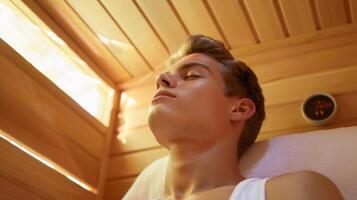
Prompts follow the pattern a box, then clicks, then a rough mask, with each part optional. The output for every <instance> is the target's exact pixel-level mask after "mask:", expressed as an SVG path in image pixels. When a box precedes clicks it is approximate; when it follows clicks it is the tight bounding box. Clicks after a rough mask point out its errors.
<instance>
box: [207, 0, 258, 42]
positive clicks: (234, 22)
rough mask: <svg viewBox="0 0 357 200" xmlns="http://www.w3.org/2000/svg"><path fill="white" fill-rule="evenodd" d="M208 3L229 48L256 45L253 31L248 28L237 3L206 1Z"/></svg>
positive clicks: (227, 0) (241, 9) (234, 0)
mask: <svg viewBox="0 0 357 200" xmlns="http://www.w3.org/2000/svg"><path fill="white" fill-rule="evenodd" d="M208 3H209V5H210V7H211V9H212V12H213V14H214V15H215V17H216V18H217V21H218V22H219V25H220V26H221V28H222V31H223V33H224V34H225V36H226V38H227V41H228V45H229V46H230V47H231V48H235V47H238V46H242V45H247V44H253V43H256V38H255V36H254V33H253V31H254V30H252V29H251V27H250V26H249V22H248V21H247V18H246V17H245V16H244V12H243V8H242V6H241V4H239V2H238V1H236V0H226V1H221V0H208Z"/></svg>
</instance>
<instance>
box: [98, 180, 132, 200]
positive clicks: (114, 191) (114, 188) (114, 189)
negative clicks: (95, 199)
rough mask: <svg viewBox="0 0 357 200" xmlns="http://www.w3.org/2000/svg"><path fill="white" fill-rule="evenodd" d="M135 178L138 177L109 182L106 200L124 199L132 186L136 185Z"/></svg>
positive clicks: (105, 195) (106, 189)
mask: <svg viewBox="0 0 357 200" xmlns="http://www.w3.org/2000/svg"><path fill="white" fill-rule="evenodd" d="M135 178H136V177H133V178H125V179H120V180H114V181H108V183H107V186H106V188H105V193H104V200H117V199H122V198H123V196H124V195H125V193H126V192H127V191H128V190H129V188H130V186H131V185H132V184H133V183H134V181H135Z"/></svg>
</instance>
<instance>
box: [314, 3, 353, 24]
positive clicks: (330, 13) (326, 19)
mask: <svg viewBox="0 0 357 200" xmlns="http://www.w3.org/2000/svg"><path fill="white" fill-rule="evenodd" d="M315 3H316V9H317V15H318V17H319V23H320V26H321V28H329V27H333V26H340V25H344V24H346V23H347V15H346V8H345V5H344V1H336V0H315Z"/></svg>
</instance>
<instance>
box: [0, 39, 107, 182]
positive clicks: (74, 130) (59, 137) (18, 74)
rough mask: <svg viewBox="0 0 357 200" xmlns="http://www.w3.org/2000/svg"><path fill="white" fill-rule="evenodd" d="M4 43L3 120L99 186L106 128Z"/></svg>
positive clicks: (0, 97) (1, 75) (18, 134)
mask: <svg viewBox="0 0 357 200" xmlns="http://www.w3.org/2000/svg"><path fill="white" fill-rule="evenodd" d="M0 44H1V47H2V48H1V50H0V52H1V53H0V66H1V67H0V68H1V72H2V73H0V82H1V84H0V91H1V92H0V102H1V103H0V106H1V107H2V109H1V114H2V115H1V119H2V120H1V125H2V126H3V127H6V128H7V129H8V130H11V134H12V135H14V137H15V138H17V139H19V140H20V141H23V142H24V143H26V144H28V145H29V146H31V147H32V148H34V149H37V150H39V152H40V153H42V154H44V155H46V156H48V157H49V158H50V159H51V160H52V161H53V162H56V163H58V164H59V165H61V166H62V167H64V168H67V167H68V170H69V171H70V172H72V173H73V174H75V175H77V176H78V177H81V178H83V179H84V180H86V181H88V183H90V184H91V185H93V186H96V184H97V179H98V171H99V167H98V161H99V160H100V157H101V152H102V150H103V149H102V148H103V135H102V134H104V133H102V132H101V131H99V130H98V129H96V128H95V127H93V126H92V125H91V124H90V123H88V121H86V120H84V119H83V118H81V116H80V115H79V114H77V112H75V111H74V110H72V109H71V106H68V105H67V104H66V102H68V101H73V100H71V99H70V97H68V96H67V95H64V94H62V95H56V94H57V93H63V92H62V91H61V90H60V89H59V88H57V87H56V86H55V85H54V84H53V83H52V82H51V81H49V80H48V79H46V78H45V77H44V76H43V75H42V74H41V73H40V72H38V71H37V70H36V69H35V68H34V67H33V66H31V65H30V64H29V63H28V62H26V61H25V60H24V59H23V58H22V57H21V56H19V55H15V54H14V52H13V50H12V49H11V48H9V47H8V46H6V45H4V43H3V42H2V41H1V43H0ZM3 51H6V56H8V55H9V54H11V55H12V56H11V61H10V59H8V58H7V57H6V56H5V55H4V54H3V53H4V52H3ZM13 62H14V63H13ZM39 77H40V78H41V80H39V79H38V78H39ZM48 85H52V90H48ZM54 93H55V94H54ZM76 106H77V107H79V105H76ZM82 112H83V111H82ZM87 115H89V114H87ZM36 136H40V137H36ZM52 145H53V146H52ZM72 153H73V154H74V155H72ZM64 155H68V158H67V159H64V158H63V156H64Z"/></svg>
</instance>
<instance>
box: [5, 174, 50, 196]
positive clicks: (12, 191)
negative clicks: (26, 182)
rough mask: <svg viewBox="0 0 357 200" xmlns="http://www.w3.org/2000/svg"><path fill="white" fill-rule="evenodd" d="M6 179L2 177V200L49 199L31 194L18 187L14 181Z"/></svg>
mask: <svg viewBox="0 0 357 200" xmlns="http://www.w3.org/2000/svg"><path fill="white" fill-rule="evenodd" d="M6 178H7V177H5V176H2V175H0V185H1V189H0V191H1V193H0V199H2V200H19V199H26V200H27V199H28V200H43V199H49V198H48V197H46V196H44V195H41V194H36V193H31V192H30V191H27V190H26V189H25V188H22V187H20V186H17V185H16V183H14V180H12V181H11V180H7V179H6Z"/></svg>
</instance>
